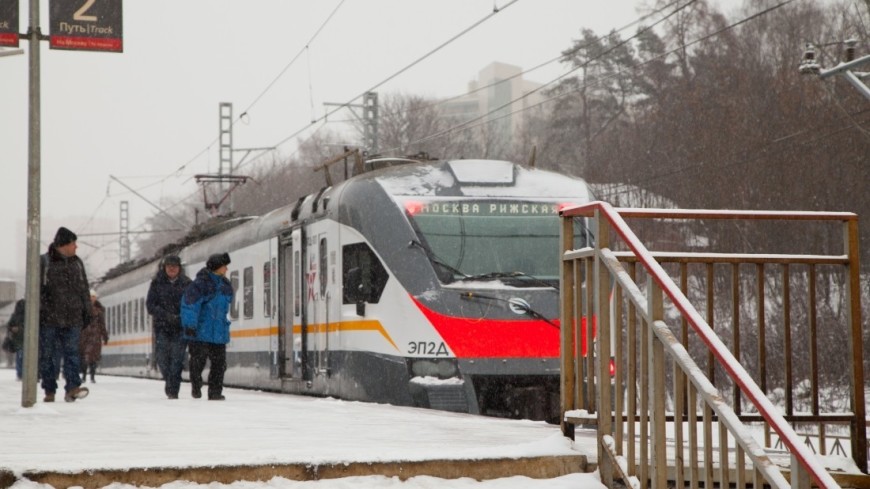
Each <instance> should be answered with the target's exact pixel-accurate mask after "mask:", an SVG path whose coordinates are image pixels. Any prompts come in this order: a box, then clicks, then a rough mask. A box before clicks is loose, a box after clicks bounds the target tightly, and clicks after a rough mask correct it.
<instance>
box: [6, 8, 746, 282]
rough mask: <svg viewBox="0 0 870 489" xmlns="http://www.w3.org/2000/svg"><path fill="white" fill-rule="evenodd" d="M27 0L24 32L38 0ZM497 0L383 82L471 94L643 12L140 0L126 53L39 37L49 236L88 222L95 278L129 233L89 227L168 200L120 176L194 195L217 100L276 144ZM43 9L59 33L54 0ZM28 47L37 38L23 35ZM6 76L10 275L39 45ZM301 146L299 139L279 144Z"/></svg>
mask: <svg viewBox="0 0 870 489" xmlns="http://www.w3.org/2000/svg"><path fill="white" fill-rule="evenodd" d="M729 3H733V4H739V1H738V0H729ZM20 5H21V15H20V17H21V19H20V20H21V29H20V31H21V32H24V31H25V30H26V25H27V24H28V22H29V15H28V5H29V2H28V1H26V0H21V2H20ZM494 6H498V7H499V12H498V13H497V14H495V15H493V16H492V17H491V18H489V19H488V20H486V21H484V22H483V23H481V24H480V25H478V26H477V27H475V28H474V29H472V30H471V31H470V32H468V33H467V34H465V35H463V36H462V37H460V38H458V39H456V40H455V41H453V42H452V43H451V44H449V45H448V46H447V47H445V48H443V49H441V50H440V51H438V52H437V53H435V54H433V55H431V56H430V57H428V58H427V59H425V60H424V61H422V62H420V63H419V64H417V65H415V66H413V67H412V68H410V69H409V70H407V71H406V72H404V73H402V74H401V75H399V76H397V77H395V78H394V79H392V80H390V81H388V82H387V83H385V84H383V85H382V86H380V87H378V88H377V91H378V92H379V93H381V94H387V93H395V92H404V93H415V94H420V95H426V96H453V95H458V94H462V93H465V91H466V89H467V84H468V82H469V81H471V80H473V79H475V78H476V76H477V73H478V71H479V70H480V69H482V68H483V67H484V66H486V65H487V64H489V63H491V62H493V61H500V62H503V63H508V64H512V65H516V66H519V67H521V68H523V69H528V68H531V67H533V66H536V65H538V64H540V63H542V62H544V61H547V60H550V59H552V58H555V57H556V56H558V55H559V53H560V52H561V51H562V50H564V49H566V48H568V47H570V45H571V43H572V40H574V39H577V38H578V37H579V36H580V29H581V28H583V27H588V28H592V29H593V30H595V31H596V32H598V33H605V32H607V31H609V30H611V29H617V28H621V27H623V26H625V25H626V24H628V23H630V22H631V21H633V20H634V19H636V18H637V17H638V16H639V15H640V14H638V12H637V10H636V7H637V6H638V2H636V1H635V0H582V1H581V0H520V1H518V2H516V3H513V4H509V0H495V1H493V0H439V1H437V2H435V1H422V0H365V1H363V0H345V1H341V0H323V1H287V0H257V1H246V2H242V1H240V0H236V1H232V0H187V1H185V2H176V1H169V0H147V1H146V0H127V1H125V2H124V3H123V33H124V52H123V53H121V54H116V53H95V52H85V51H59V50H49V49H48V46H47V43H42V47H41V56H42V165H41V169H42V206H41V210H42V223H43V226H42V227H43V229H42V237H43V241H44V244H43V246H42V247H41V248H43V251H44V248H45V247H46V246H47V243H48V242H49V241H50V240H51V238H52V237H53V235H54V232H55V230H56V229H57V226H58V225H60V224H63V225H66V226H67V227H69V228H71V229H72V230H73V231H75V232H76V233H78V234H79V235H80V239H79V245H80V247H79V255H80V256H82V257H83V258H86V265H87V266H88V271H89V274H90V276H91V277H92V278H96V276H98V275H99V274H101V273H102V272H103V271H105V270H106V269H107V268H108V267H111V266H113V265H115V264H116V263H117V259H118V248H119V247H118V236H117V235H109V236H84V235H86V234H90V233H116V232H117V231H118V229H119V206H120V202H121V201H122V200H127V201H128V202H129V216H130V229H131V230H138V229H140V227H139V226H140V225H141V224H142V220H143V219H144V218H145V217H147V216H150V215H152V214H153V213H154V212H155V210H154V208H153V207H151V206H150V205H149V204H148V203H147V202H146V201H145V200H143V199H141V198H139V197H137V196H136V195H134V194H132V193H130V192H129V191H128V190H126V189H125V188H124V187H123V186H122V185H121V184H119V183H117V182H112V181H111V180H110V178H109V175H114V176H115V177H117V178H118V179H120V180H121V181H122V182H124V183H125V184H126V185H129V186H131V187H133V188H135V189H137V190H139V191H140V193H141V194H142V195H143V196H144V197H145V198H147V199H149V200H151V201H152V202H155V203H161V202H162V205H168V203H169V202H173V201H177V200H180V199H181V198H184V197H187V196H190V195H191V194H193V193H195V192H196V191H197V186H196V185H195V183H194V181H193V178H192V176H193V175H194V174H196V173H207V172H216V171H217V168H218V150H217V145H216V140H217V137H218V120H219V119H218V106H219V103H220V102H230V103H232V104H233V109H234V115H235V116H236V117H237V116H239V115H241V113H242V112H244V111H246V110H247V113H248V115H249V117H247V118H246V120H245V121H244V122H239V123H237V124H236V125H235V127H234V133H233V138H234V140H233V144H234V147H235V148H253V147H269V146H273V145H275V144H276V143H278V142H280V141H282V140H285V139H286V138H287V137H288V136H289V135H291V134H293V133H295V132H297V131H299V130H300V129H303V128H305V127H306V126H307V125H310V121H311V120H312V119H317V118H320V117H321V116H323V115H324V112H325V111H326V110H330V109H328V108H325V107H324V105H323V103H324V102H342V103H343V102H348V101H351V100H352V99H354V98H355V97H356V96H358V95H360V94H362V93H363V92H365V91H366V90H368V89H370V88H372V87H375V86H376V85H378V84H380V83H381V82H383V81H384V80H386V79H387V78H389V77H390V76H391V75H393V74H395V73H396V72H398V71H400V70H401V69H402V68H404V67H406V66H408V65H409V64H411V63H412V62H414V61H416V60H418V59H419V58H420V57H422V56H423V55H425V54H426V53H429V52H430V51H432V50H433V49H435V48H436V47H438V46H440V45H441V44H443V43H445V42H446V41H448V40H449V39H450V38H452V37H453V36H455V35H457V34H459V33H460V32H462V31H463V30H465V29H467V28H469V27H470V26H472V25H473V24H475V23H476V22H478V21H481V20H483V19H484V18H485V17H487V15H489V14H491V13H492V12H493V9H494ZM331 14H332V16H331V18H330V15H331ZM41 19H42V21H41V25H42V29H43V32H44V33H47V32H48V31H49V29H48V3H47V1H43V3H42V9H41ZM327 19H329V20H328V21H327ZM321 26H322V29H321ZM318 30H319V32H318ZM312 39H313V40H312ZM309 41H310V43H309ZM306 44H308V46H309V48H308V49H307V50H305V49H304V48H305V46H306ZM21 47H22V48H23V49H24V50H25V52H26V51H27V50H29V46H28V43H27V42H26V41H22V43H21ZM300 53H301V55H300ZM294 58H296V60H295V61H293V60H294ZM282 71H283V75H281V73H282ZM562 71H563V70H562V69H561V65H560V64H559V63H553V64H551V65H548V66H546V67H545V68H542V69H540V70H537V71H535V72H532V73H529V74H527V75H526V78H527V79H529V80H532V81H536V82H540V83H544V82H547V81H550V80H552V79H554V78H556V77H558V76H559V75H560V74H561V73H562ZM279 75H280V76H279ZM0 80H2V82H0V168H2V171H3V175H4V179H3V182H4V185H3V188H4V191H3V194H4V195H3V198H2V202H3V204H2V209H0V229H2V232H0V277H4V276H5V277H13V278H19V277H21V276H23V271H24V257H25V249H26V226H25V222H26V221H25V219H26V213H27V165H28V159H27V155H28V146H27V140H28V131H27V121H28V104H27V100H28V56H27V55H26V54H24V55H18V56H5V57H0ZM335 118H337V119H346V118H348V115H347V114H344V115H341V114H337V115H336V117H335ZM327 127H335V125H334V124H330V125H328V126H327ZM304 135H305V133H303V136H304ZM336 142H337V143H341V142H347V141H336ZM293 149H294V140H291V141H288V142H286V143H284V144H282V145H281V146H279V147H278V152H279V153H280V154H281V155H282V156H287V155H289V154H290V153H292V151H293ZM241 156H242V153H237V154H236V162H237V163H238V160H239V158H241ZM179 169H180V170H179ZM191 220H192V216H191ZM134 253H135V247H134Z"/></svg>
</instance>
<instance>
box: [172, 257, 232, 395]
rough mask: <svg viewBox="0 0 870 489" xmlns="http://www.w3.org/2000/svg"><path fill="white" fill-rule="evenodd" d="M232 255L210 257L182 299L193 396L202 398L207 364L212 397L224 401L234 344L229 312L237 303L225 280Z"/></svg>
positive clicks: (230, 287)
mask: <svg viewBox="0 0 870 489" xmlns="http://www.w3.org/2000/svg"><path fill="white" fill-rule="evenodd" d="M229 264H230V255H229V253H218V254H214V255H211V256H210V257H208V261H206V263H205V268H203V269H202V270H200V271H199V272H198V273H197V274H196V278H195V279H194V280H193V282H192V283H191V284H190V286H188V287H187V289H185V291H184V296H183V297H182V299H181V325H182V327H183V328H184V335H185V337H186V338H187V339H188V340H189V342H188V344H187V349H188V352H189V353H190V384H191V395H192V396H193V397H194V398H195V399H199V398H200V397H202V371H203V369H204V368H205V361H206V360H208V361H209V362H210V363H211V366H210V367H209V371H208V398H209V400H211V401H223V400H224V399H226V398H225V397H224V395H223V389H224V372H225V371H226V369H227V343H229V342H230V321H229V319H227V313H228V312H229V310H230V304H231V303H232V301H233V286H232V285H231V284H230V281H229V280H227V278H226V277H225V275H226V273H227V265H229Z"/></svg>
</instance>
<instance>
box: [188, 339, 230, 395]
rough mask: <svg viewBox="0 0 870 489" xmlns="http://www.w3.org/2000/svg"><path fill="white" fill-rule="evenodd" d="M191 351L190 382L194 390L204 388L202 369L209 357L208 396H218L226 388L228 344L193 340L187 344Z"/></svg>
mask: <svg viewBox="0 0 870 489" xmlns="http://www.w3.org/2000/svg"><path fill="white" fill-rule="evenodd" d="M187 349H188V351H190V384H191V387H192V388H193V390H194V391H199V390H200V389H202V370H203V369H204V368H205V361H206V359H208V361H209V362H210V366H209V369H208V397H217V396H219V395H221V393H222V392H223V390H224V372H225V371H226V370H227V345H219V344H216V343H204V342H202V341H191V342H190V343H188V345H187Z"/></svg>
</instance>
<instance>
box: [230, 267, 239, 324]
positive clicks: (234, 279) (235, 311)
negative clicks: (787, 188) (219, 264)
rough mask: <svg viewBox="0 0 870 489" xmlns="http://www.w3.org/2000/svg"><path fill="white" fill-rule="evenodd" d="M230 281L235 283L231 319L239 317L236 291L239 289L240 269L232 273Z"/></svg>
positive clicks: (231, 303)
mask: <svg viewBox="0 0 870 489" xmlns="http://www.w3.org/2000/svg"><path fill="white" fill-rule="evenodd" d="M230 283H231V284H232V285H233V301H232V302H230V319H239V303H238V302H236V292H238V290H239V272H238V270H237V271H235V272H232V273H230Z"/></svg>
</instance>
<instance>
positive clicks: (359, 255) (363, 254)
mask: <svg viewBox="0 0 870 489" xmlns="http://www.w3.org/2000/svg"><path fill="white" fill-rule="evenodd" d="M342 277H343V278H344V280H343V281H344V293H343V294H342V296H343V299H342V302H343V303H344V304H355V303H357V302H358V301H363V302H369V303H372V304H374V303H377V302H378V301H380V300H381V294H382V293H383V292H384V287H385V286H386V285H387V279H388V278H389V274H388V273H387V270H386V269H385V268H384V266H383V265H382V264H381V261H380V260H379V259H378V257H377V255H375V253H374V251H372V250H371V248H369V246H368V245H367V244H365V243H356V244H352V245H347V246H345V247H343V248H342ZM349 282H350V283H349ZM353 289H356V290H353Z"/></svg>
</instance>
